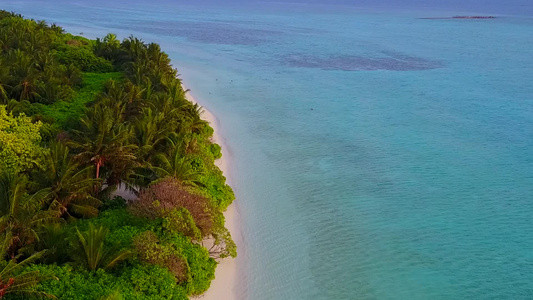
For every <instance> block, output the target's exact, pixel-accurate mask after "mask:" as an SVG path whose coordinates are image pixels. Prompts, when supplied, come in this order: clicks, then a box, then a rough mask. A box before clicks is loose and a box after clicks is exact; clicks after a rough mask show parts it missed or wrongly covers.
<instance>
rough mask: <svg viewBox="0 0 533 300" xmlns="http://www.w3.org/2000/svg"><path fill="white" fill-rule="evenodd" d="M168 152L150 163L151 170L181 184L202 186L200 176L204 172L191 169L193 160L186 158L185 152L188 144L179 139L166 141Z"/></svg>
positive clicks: (158, 155) (159, 155) (157, 156)
mask: <svg viewBox="0 0 533 300" xmlns="http://www.w3.org/2000/svg"><path fill="white" fill-rule="evenodd" d="M168 143H169V148H170V149H171V150H170V152H169V153H168V154H167V153H159V154H157V155H156V156H155V157H154V159H153V163H152V169H153V170H154V171H155V172H156V173H157V175H159V177H160V178H163V177H173V178H176V179H178V180H180V181H181V182H183V183H188V184H192V185H202V183H201V181H200V180H201V176H202V175H204V173H205V172H203V171H199V170H196V169H195V168H194V167H193V163H194V161H195V159H194V158H192V157H190V156H187V155H186V154H185V151H186V149H187V147H188V143H187V142H186V141H185V140H180V139H172V138H170V139H168Z"/></svg>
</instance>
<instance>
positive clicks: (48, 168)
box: [36, 143, 101, 219]
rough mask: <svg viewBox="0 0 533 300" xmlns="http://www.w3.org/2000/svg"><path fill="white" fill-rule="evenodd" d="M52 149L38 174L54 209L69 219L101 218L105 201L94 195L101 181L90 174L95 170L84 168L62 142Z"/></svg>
mask: <svg viewBox="0 0 533 300" xmlns="http://www.w3.org/2000/svg"><path fill="white" fill-rule="evenodd" d="M50 148H51V149H50V152H49V153H47V154H46V155H45V163H44V164H43V168H42V170H41V172H39V173H37V174H36V178H37V180H38V182H39V183H40V184H41V186H43V187H46V188H45V189H46V191H47V194H48V201H49V203H50V204H49V207H50V209H52V210H54V211H57V212H58V213H59V214H60V215H61V216H62V217H63V218H66V219H71V218H73V217H74V216H82V217H94V216H97V215H98V208H97V207H98V206H100V204H101V202H100V200H98V199H97V198H95V197H93V196H92V195H91V193H92V192H93V191H94V187H95V186H97V185H98V184H99V180H98V179H94V178H92V177H91V175H90V174H91V173H92V172H93V169H94V167H93V166H88V167H80V165H79V163H78V162H77V161H76V160H75V159H74V157H73V156H71V155H70V153H69V149H68V148H67V147H66V146H65V145H63V144H61V143H55V144H53V145H52V146H51V147H50Z"/></svg>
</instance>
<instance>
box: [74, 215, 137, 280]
mask: <svg viewBox="0 0 533 300" xmlns="http://www.w3.org/2000/svg"><path fill="white" fill-rule="evenodd" d="M108 232H109V230H108V229H107V228H105V227H103V226H100V227H98V228H97V227H94V225H93V224H92V223H91V224H90V225H89V230H87V231H84V232H80V230H79V229H76V235H77V240H76V242H75V244H74V246H75V248H77V249H78V250H79V251H81V252H82V253H83V254H82V255H81V257H80V258H79V261H81V262H82V264H84V265H85V266H86V267H87V268H88V269H89V270H91V271H95V270H97V269H100V268H103V269H109V268H112V267H113V266H115V265H116V264H117V263H119V262H120V261H123V260H125V259H128V258H129V257H130V256H131V255H132V252H131V251H129V250H122V251H115V250H114V249H112V248H109V247H106V246H105V244H104V241H105V238H106V235H107V233H108Z"/></svg>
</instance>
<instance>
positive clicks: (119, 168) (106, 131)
mask: <svg viewBox="0 0 533 300" xmlns="http://www.w3.org/2000/svg"><path fill="white" fill-rule="evenodd" d="M81 125H82V130H81V131H75V132H74V133H75V135H76V138H75V139H74V140H72V141H71V142H70V144H71V145H72V146H73V147H74V148H75V149H77V150H78V151H79V153H78V154H77V155H76V156H75V157H76V158H77V159H79V160H80V161H82V162H84V163H91V164H93V165H94V166H95V167H96V178H100V169H101V168H102V167H105V166H107V165H109V167H110V169H111V171H112V172H113V171H116V172H115V173H124V172H123V171H124V170H123V169H125V168H126V167H128V168H129V167H130V166H132V164H133V163H135V162H136V157H135V155H134V150H135V149H136V145H134V144H132V143H131V138H132V136H133V131H132V128H131V127H130V126H128V125H127V124H124V123H122V122H121V120H120V118H119V117H117V113H116V112H113V110H111V109H109V108H108V107H106V106H104V105H100V104H97V105H96V106H94V107H93V109H92V110H89V111H88V112H87V115H86V116H84V117H83V118H82V119H81Z"/></svg>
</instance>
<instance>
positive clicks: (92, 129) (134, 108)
mask: <svg viewBox="0 0 533 300" xmlns="http://www.w3.org/2000/svg"><path fill="white" fill-rule="evenodd" d="M176 75H177V71H176V70H175V69H173V68H172V66H171V64H170V59H169V58H168V56H167V54H165V53H164V52H162V51H161V49H160V47H159V45H157V44H154V43H150V44H147V43H144V42H143V41H141V40H139V39H137V38H134V37H129V38H127V39H124V40H123V41H119V40H117V38H116V36H114V35H112V34H109V35H107V36H106V37H104V38H103V39H97V40H88V39H86V38H83V37H79V36H73V35H71V34H68V33H65V32H64V31H63V29H62V28H60V27H59V26H56V25H47V24H46V23H45V22H43V21H40V22H36V21H33V20H27V19H24V18H23V17H22V16H20V15H16V14H14V13H9V12H5V11H0V242H1V245H0V246H1V247H0V250H1V251H0V269H2V268H3V271H1V272H0V298H4V297H5V298H8V297H9V299H34V298H38V297H57V298H59V299H180V300H181V299H188V296H190V295H198V294H201V293H203V292H205V291H206V290H207V289H208V288H209V285H210V282H211V280H212V279H213V278H214V270H215V267H216V264H217V262H216V259H218V258H221V257H226V256H233V257H234V256H235V255H236V247H235V244H234V243H233V241H232V240H231V236H230V235H229V232H228V230H227V229H226V228H225V227H224V216H223V214H222V212H223V211H224V210H225V209H226V208H227V207H228V205H229V204H230V203H231V202H232V201H233V198H234V196H233V192H232V190H231V188H230V187H229V186H227V185H226V183H225V178H224V176H223V175H222V172H221V171H220V170H219V169H218V168H217V167H216V166H215V164H214V161H215V160H216V159H217V158H219V157H220V147H219V146H218V145H216V144H213V143H212V142H211V136H212V134H213V129H212V128H211V127H209V124H208V123H207V122H205V121H204V120H202V119H201V118H200V114H201V107H199V106H198V105H196V104H192V103H191V102H189V101H188V100H187V99H186V98H185V93H186V91H184V90H183V88H182V86H181V82H180V80H179V79H178V78H177V77H176ZM124 193H126V194H129V197H127V198H131V199H132V200H128V201H126V200H125V199H123V198H122V197H120V196H119V194H120V195H124ZM204 244H208V245H209V249H208V248H206V247H204Z"/></svg>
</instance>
